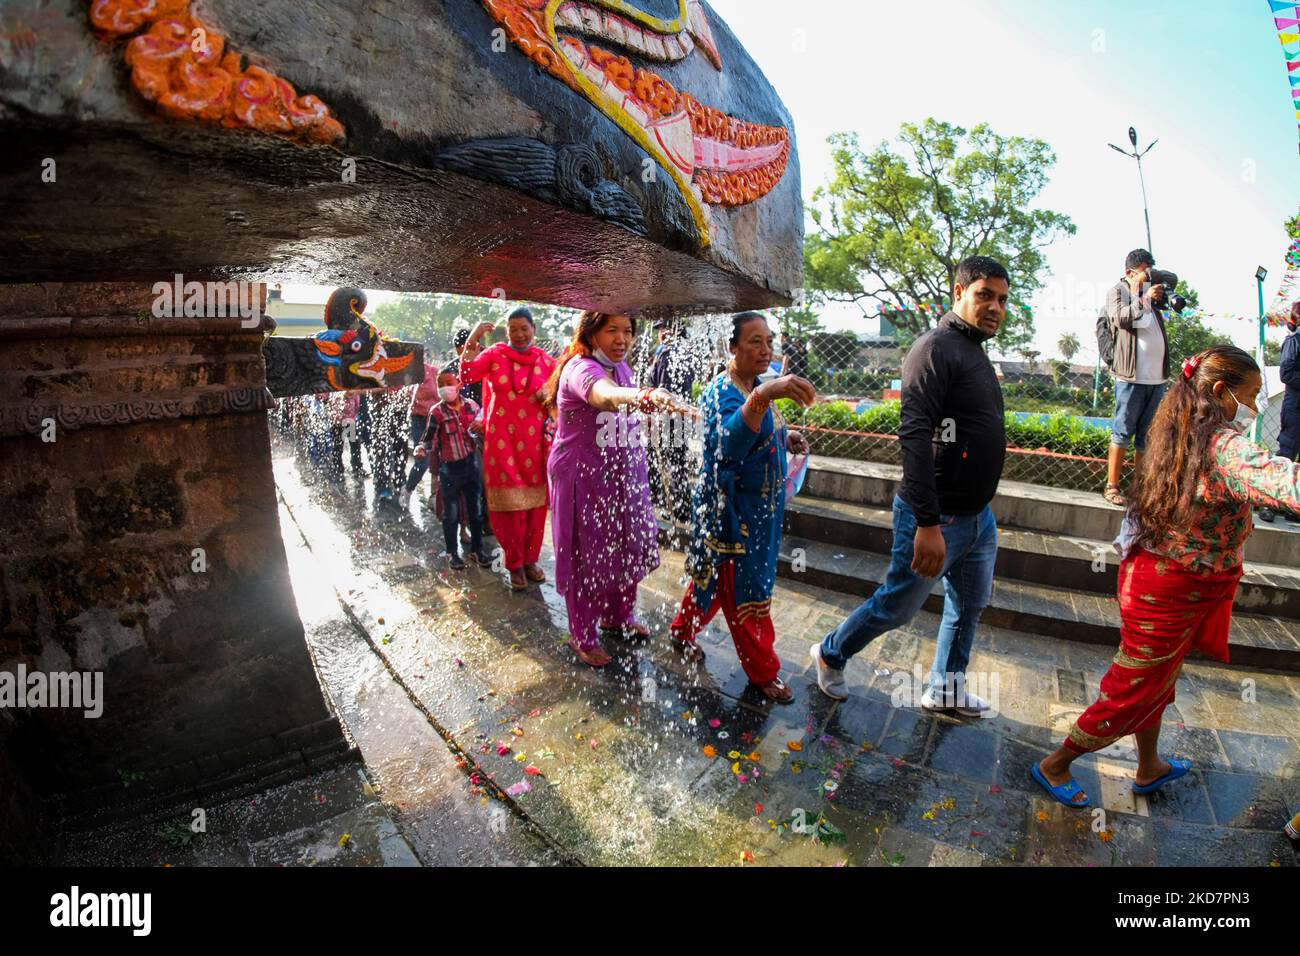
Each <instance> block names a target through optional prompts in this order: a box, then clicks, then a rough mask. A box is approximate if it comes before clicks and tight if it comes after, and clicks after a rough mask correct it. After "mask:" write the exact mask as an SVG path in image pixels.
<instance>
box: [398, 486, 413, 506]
mask: <svg viewBox="0 0 1300 956" xmlns="http://www.w3.org/2000/svg"><path fill="white" fill-rule="evenodd" d="M410 503H411V493H410V492H409V491H407V490H406V489H405V488H403V489H402V490H401V491H399V492H398V493H397V506H398V507H399V508H401V509H403V510H405V509H406V507H407V505H409V504H410Z"/></svg>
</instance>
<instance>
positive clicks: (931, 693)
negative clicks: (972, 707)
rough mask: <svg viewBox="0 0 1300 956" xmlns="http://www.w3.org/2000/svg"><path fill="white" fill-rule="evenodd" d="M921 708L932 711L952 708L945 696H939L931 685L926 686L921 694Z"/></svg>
mask: <svg viewBox="0 0 1300 956" xmlns="http://www.w3.org/2000/svg"><path fill="white" fill-rule="evenodd" d="M921 709H922V710H928V711H932V712H934V713H943V712H944V711H948V710H952V709H953V707H952V704H950V703H949V702H948V699H947V698H946V697H943V696H941V695H940V694H939V693H938V692H936V691H935V689H934V688H933V687H927V688H926V689H925V691H924V693H922V694H921Z"/></svg>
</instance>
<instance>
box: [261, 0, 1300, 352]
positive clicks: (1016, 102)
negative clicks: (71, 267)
mask: <svg viewBox="0 0 1300 956" xmlns="http://www.w3.org/2000/svg"><path fill="white" fill-rule="evenodd" d="M710 2H711V4H712V6H713V8H714V10H715V11H716V12H717V13H718V15H719V16H721V17H722V18H723V19H724V20H725V21H726V22H727V24H728V25H729V26H730V27H731V29H732V30H733V31H734V32H735V33H736V35H737V36H738V37H739V38H740V40H741V42H742V43H743V44H744V45H745V46H746V47H747V49H748V50H749V53H750V54H751V55H752V56H753V57H754V59H755V60H756V62H757V63H758V65H759V67H760V68H761V69H762V70H763V71H764V72H765V73H766V74H767V76H768V78H769V79H770V81H771V82H772V84H773V86H775V88H776V90H777V93H778V94H779V95H780V96H781V98H782V99H783V100H784V102H785V104H786V106H787V107H788V108H789V110H790V112H791V114H792V115H793V117H794V122H795V133H796V136H797V141H798V149H799V156H800V162H801V167H802V177H803V190H804V196H805V200H806V201H807V200H810V199H811V196H812V191H813V190H814V189H815V188H816V187H817V186H819V185H821V184H823V183H824V182H826V180H827V178H828V177H829V173H830V151H829V148H828V146H827V143H826V138H827V137H828V136H829V135H830V134H831V133H834V132H838V131H842V130H853V131H856V132H857V133H858V134H859V136H860V137H861V141H862V143H863V145H864V146H865V147H870V146H871V145H873V144H874V143H876V142H879V141H881V140H884V139H892V137H893V135H894V134H895V132H896V131H897V129H898V126H899V124H900V123H901V122H903V121H904V120H909V121H919V120H921V119H924V118H925V117H927V116H934V117H936V118H938V119H943V120H948V121H950V122H953V123H957V124H960V125H963V126H966V127H968V128H969V127H970V126H973V125H975V124H976V123H978V122H980V121H987V122H988V123H989V124H990V125H991V126H992V127H993V129H994V130H996V131H997V132H999V133H1002V134H1005V135H1011V134H1015V135H1021V136H1033V137H1038V138H1041V139H1043V140H1046V141H1047V142H1048V143H1049V144H1050V145H1051V146H1052V148H1053V149H1054V150H1055V152H1056V155H1057V166H1056V168H1055V170H1054V171H1053V173H1052V175H1051V182H1050V184H1049V186H1048V188H1047V189H1046V190H1045V191H1044V192H1043V194H1042V197H1041V200H1040V201H1041V203H1042V204H1043V205H1045V206H1046V207H1048V208H1051V209H1055V210H1057V211H1060V212H1064V213H1066V214H1067V215H1069V216H1071V217H1072V218H1073V219H1074V222H1075V225H1076V226H1077V227H1078V234H1077V235H1076V236H1075V237H1074V238H1072V239H1067V240H1064V241H1061V242H1059V243H1058V244H1057V245H1055V246H1054V247H1052V248H1051V249H1050V250H1049V253H1048V262H1049V266H1050V269H1051V275H1050V276H1049V277H1048V289H1047V291H1046V293H1045V295H1044V296H1040V298H1039V299H1038V300H1036V302H1035V305H1036V306H1037V307H1038V313H1039V314H1038V328H1037V336H1036V340H1035V344H1036V347H1037V348H1038V349H1039V350H1040V351H1042V352H1043V353H1044V355H1055V354H1057V349H1056V341H1057V340H1058V339H1059V337H1060V335H1061V333H1062V332H1063V331H1066V330H1067V329H1073V330H1074V331H1075V332H1076V333H1077V334H1078V335H1079V338H1080V340H1081V342H1082V343H1083V345H1084V347H1085V349H1090V348H1092V347H1093V343H1094V341H1095V339H1094V336H1093V321H1094V318H1095V315H1096V313H1095V311H1082V312H1081V311H1080V310H1079V308H1078V306H1077V305H1074V306H1073V307H1071V306H1072V304H1075V303H1078V302H1079V301H1080V298H1081V297H1082V298H1083V299H1084V300H1085V301H1091V299H1090V297H1089V296H1090V293H1092V292H1093V291H1094V290H1097V289H1102V290H1104V289H1105V288H1106V287H1107V286H1109V285H1111V284H1113V283H1114V282H1115V281H1117V280H1118V279H1119V277H1120V275H1121V273H1122V272H1123V260H1124V255H1125V254H1126V253H1127V252H1128V251H1129V250H1130V249H1132V248H1135V247H1138V246H1145V245H1146V244H1147V243H1146V232H1145V227H1144V224H1143V218H1142V203H1141V194H1140V190H1139V185H1138V177H1137V170H1136V164H1135V163H1134V162H1133V160H1131V159H1125V158H1124V157H1122V156H1120V155H1119V154H1117V153H1115V152H1113V151H1112V150H1111V149H1110V148H1109V147H1108V146H1107V145H1106V144H1107V143H1116V144H1118V145H1121V146H1127V131H1128V127H1129V126H1130V125H1132V126H1135V127H1136V128H1137V131H1138V135H1139V137H1140V143H1141V146H1142V147H1143V148H1145V146H1146V145H1147V144H1148V143H1150V142H1151V140H1152V139H1159V141H1160V142H1159V143H1158V145H1156V147H1155V148H1154V149H1153V150H1152V151H1151V153H1150V154H1149V155H1148V156H1147V158H1146V159H1145V160H1144V161H1143V168H1144V170H1145V173H1146V180H1147V194H1148V198H1149V201H1150V207H1151V232H1152V244H1153V246H1154V250H1153V251H1154V252H1155V255H1156V259H1157V262H1158V263H1159V264H1160V265H1161V266H1163V267H1165V268H1169V269H1172V270H1173V271H1175V272H1177V273H1178V274H1179V275H1180V276H1182V277H1184V278H1186V279H1187V280H1188V281H1189V282H1190V284H1191V285H1192V286H1193V287H1195V288H1196V289H1197V290H1198V291H1199V292H1200V296H1201V306H1202V308H1203V309H1205V310H1206V311H1210V312H1215V313H1233V314H1241V315H1251V316H1253V315H1255V314H1256V313H1257V303H1256V293H1255V280H1254V273H1255V268H1256V267H1257V266H1260V265H1263V266H1265V267H1266V268H1267V269H1268V270H1269V277H1268V281H1267V282H1266V283H1265V287H1264V296H1265V304H1266V305H1268V304H1271V301H1272V297H1273V294H1274V292H1275V291H1276V289H1277V283H1278V281H1279V280H1280V279H1281V278H1282V275H1283V273H1284V272H1285V266H1284V262H1283V256H1284V254H1285V252H1286V245H1287V236H1286V233H1285V231H1284V230H1283V228H1282V222H1283V221H1284V220H1285V219H1286V218H1287V217H1288V216H1289V215H1291V214H1293V213H1295V211H1296V208H1297V200H1298V198H1300V197H1298V196H1297V190H1296V189H1295V188H1293V186H1292V182H1293V181H1294V180H1293V177H1294V176H1295V175H1296V173H1297V171H1300V166H1298V165H1297V164H1298V163H1300V157H1298V156H1297V145H1296V142H1297V139H1296V125H1295V122H1294V116H1293V113H1292V111H1291V109H1290V107H1289V100H1290V86H1289V84H1288V82H1287V72H1286V60H1285V58H1284V56H1283V53H1282V50H1281V46H1280V44H1279V42H1278V39H1277V33H1276V30H1275V29H1274V26H1273V20H1272V15H1271V12H1270V10H1269V7H1268V4H1267V3H1266V2H1265V0H1140V2H1133V0H1127V2H1125V0H1088V2H1087V3H1069V2H1064V0H1049V2H1043V0H928V2H926V3H915V2H905V0H890V2H886V0H799V2H797V3H791V2H790V0H710ZM700 95H701V98H702V99H706V100H707V93H706V92H704V91H700ZM327 292H328V290H319V291H317V292H315V293H312V292H309V291H308V287H296V286H291V287H287V288H286V290H285V293H286V296H287V297H289V298H291V299H296V300H299V301H301V300H302V299H303V298H306V297H307V296H311V297H312V298H313V299H315V298H318V299H319V301H321V302H323V301H324V299H325V295H326V294H327ZM383 298H386V296H384V295H383V294H379V295H376V296H375V297H374V304H378V302H379V301H382V300H383ZM1051 306H1055V307H1056V308H1057V310H1058V311H1057V312H1056V314H1045V313H1044V312H1043V311H1042V310H1043V309H1044V308H1049V307H1051ZM1063 306H1064V307H1066V311H1064V312H1062V311H1059V310H1060V309H1061V307H1063ZM828 319H829V321H828V323H827V324H828V325H831V326H832V327H842V326H845V325H849V326H850V327H853V328H856V329H859V330H862V331H872V332H874V331H875V330H876V323H875V320H874V319H872V320H863V319H860V318H857V312H856V311H854V310H852V309H849V310H847V311H839V312H837V313H835V314H833V315H832V316H828ZM1212 324H1213V325H1214V326H1215V327H1216V328H1218V329H1219V330H1220V331H1222V332H1224V333H1226V334H1228V335H1231V336H1233V337H1234V339H1235V340H1236V341H1238V342H1239V343H1240V344H1249V343H1250V342H1251V341H1253V340H1254V338H1255V337H1256V336H1257V334H1258V333H1257V331H1256V326H1254V325H1253V324H1251V323H1247V322H1240V321H1236V322H1234V321H1227V322H1215V323H1212ZM1271 334H1273V335H1275V336H1276V335H1277V334H1278V333H1277V332H1272V333H1271ZM1085 358H1086V355H1081V356H1080V358H1079V359H1076V361H1081V360H1084V359H1085Z"/></svg>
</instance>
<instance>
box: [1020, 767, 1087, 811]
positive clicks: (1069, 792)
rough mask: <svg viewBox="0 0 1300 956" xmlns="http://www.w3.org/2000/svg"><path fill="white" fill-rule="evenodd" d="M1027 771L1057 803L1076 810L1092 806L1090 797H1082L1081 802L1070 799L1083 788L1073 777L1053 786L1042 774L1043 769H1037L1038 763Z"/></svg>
mask: <svg viewBox="0 0 1300 956" xmlns="http://www.w3.org/2000/svg"><path fill="white" fill-rule="evenodd" d="M1029 772H1030V773H1032V774H1033V775H1034V779H1035V780H1037V781H1038V783H1039V786H1041V787H1042V788H1043V789H1044V790H1046V791H1047V792H1048V793H1050V794H1051V795H1052V799H1054V800H1055V801H1056V802H1057V803H1063V804H1065V805H1066V806H1067V807H1073V808H1074V809H1076V810H1082V809H1084V808H1085V807H1090V806H1092V800H1091V799H1084V801H1083V803H1079V802H1078V801H1076V800H1074V799H1072V798H1073V797H1074V795H1075V794H1076V793H1079V792H1081V791H1082V790H1083V787H1081V786H1079V781H1077V780H1075V779H1074V778H1073V777H1071V778H1070V779H1069V780H1067V781H1066V782H1065V783H1063V784H1061V785H1060V786H1056V787H1053V786H1052V785H1051V784H1050V783H1048V782H1047V778H1046V777H1044V776H1043V771H1041V770H1039V769H1038V764H1034V766H1033V767H1032V768H1030V771H1029Z"/></svg>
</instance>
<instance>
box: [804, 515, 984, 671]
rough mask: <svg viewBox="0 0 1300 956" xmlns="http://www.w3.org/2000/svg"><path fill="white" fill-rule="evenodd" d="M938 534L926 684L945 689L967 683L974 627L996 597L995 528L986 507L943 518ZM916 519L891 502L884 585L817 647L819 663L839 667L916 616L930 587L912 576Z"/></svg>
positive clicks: (928, 580)
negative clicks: (934, 628)
mask: <svg viewBox="0 0 1300 956" xmlns="http://www.w3.org/2000/svg"><path fill="white" fill-rule="evenodd" d="M939 530H940V531H941V532H942V534H943V543H944V546H945V548H946V554H945V556H944V559H943V588H944V592H945V597H944V602H943V622H942V623H941V624H940V625H939V646H938V648H936V649H935V653H934V664H933V665H931V667H930V677H929V685H930V687H932V688H935V689H939V690H941V689H943V688H944V686H945V683H946V682H947V681H948V680H950V679H952V680H954V681H956V682H958V683H959V686H960V685H961V684H964V681H965V677H964V675H965V673H966V665H967V664H968V663H970V654H971V647H972V645H974V643H975V627H976V625H977V624H979V619H980V614H982V613H983V611H984V608H985V607H987V606H988V603H989V598H990V597H991V596H992V594H993V562H994V559H996V558H997V554H998V526H997V521H996V520H995V519H994V517H993V509H992V508H990V507H989V506H988V505H985V506H984V510H983V511H981V512H980V513H979V514H974V515H942V516H941V518H940V524H939ZM915 537H916V513H915V512H914V511H913V510H912V508H911V506H910V505H908V504H907V503H906V502H905V501H903V499H902V498H898V497H895V498H894V551H893V554H892V555H891V558H890V564H889V572H888V574H886V575H885V583H884V584H882V585H881V586H880V587H878V588H877V589H876V592H875V593H874V594H873V595H871V597H870V598H869V599H868V600H867V601H866V603H864V604H862V605H861V606H859V607H858V609H857V610H856V611H854V612H853V613H852V614H850V615H849V616H848V617H847V618H845V619H844V621H843V623H841V624H840V626H839V627H837V628H836V629H835V630H834V631H832V632H831V633H830V634H828V635H826V638H825V639H824V640H823V641H822V646H821V657H822V660H824V661H825V662H826V663H827V664H829V665H830V666H831V667H836V668H842V667H844V665H845V664H846V663H848V659H849V658H850V657H852V656H853V655H854V654H856V653H858V652H859V651H860V650H862V649H863V648H864V647H866V646H867V645H868V644H869V643H871V641H873V640H875V639H876V638H877V637H879V636H880V635H881V634H884V633H885V632H886V631H892V630H893V629H894V628H897V627H902V626H903V625H904V624H906V623H907V622H908V621H910V620H912V618H914V617H916V612H917V611H919V610H921V605H923V604H924V603H925V599H926V598H927V597H928V596H929V594H930V588H931V587H933V586H934V579H933V578H923V577H921V576H920V575H919V574H917V573H916V572H915V571H913V570H912V543H913V539H914V538H915Z"/></svg>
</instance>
